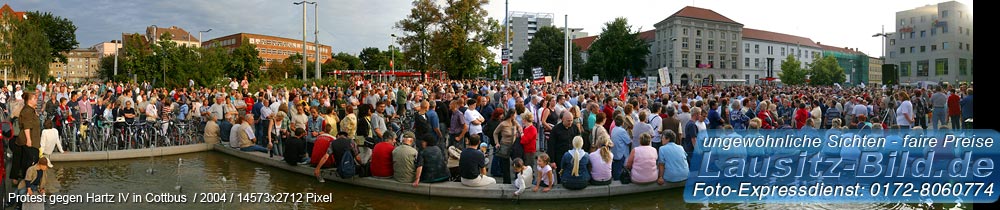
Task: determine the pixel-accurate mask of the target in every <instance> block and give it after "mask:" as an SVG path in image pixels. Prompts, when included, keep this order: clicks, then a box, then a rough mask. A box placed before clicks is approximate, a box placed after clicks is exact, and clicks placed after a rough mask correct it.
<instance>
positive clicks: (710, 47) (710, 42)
mask: <svg viewBox="0 0 1000 210" xmlns="http://www.w3.org/2000/svg"><path fill="white" fill-rule="evenodd" d="M708 50H709V51H712V50H715V40H708Z"/></svg>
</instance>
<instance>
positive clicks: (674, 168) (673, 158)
mask: <svg viewBox="0 0 1000 210" xmlns="http://www.w3.org/2000/svg"><path fill="white" fill-rule="evenodd" d="M660 137H661V138H662V140H663V143H664V145H663V146H660V151H659V153H660V155H659V157H658V158H657V160H656V165H657V168H658V169H659V170H658V171H659V174H660V175H659V176H658V177H659V178H657V180H656V183H657V184H659V185H663V184H665V182H682V181H684V180H687V177H688V171H689V170H688V162H687V153H685V152H684V148H683V147H681V146H680V145H677V144H676V143H674V139H675V138H677V134H675V133H674V131H671V130H663V134H662V135H660Z"/></svg>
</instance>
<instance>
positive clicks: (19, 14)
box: [0, 4, 27, 20]
mask: <svg viewBox="0 0 1000 210" xmlns="http://www.w3.org/2000/svg"><path fill="white" fill-rule="evenodd" d="M6 13H11V15H12V16H13V17H14V18H17V19H18V20H24V17H25V16H24V15H26V14H27V13H25V12H24V11H20V12H18V11H14V8H11V7H10V5H7V4H3V7H0V15H2V14H6Z"/></svg>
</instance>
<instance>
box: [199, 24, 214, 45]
mask: <svg viewBox="0 0 1000 210" xmlns="http://www.w3.org/2000/svg"><path fill="white" fill-rule="evenodd" d="M208 32H212V29H211V28H210V29H208V30H204V31H198V46H201V42H204V41H205V40H203V39H201V33H208Z"/></svg>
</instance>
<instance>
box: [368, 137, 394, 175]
mask: <svg viewBox="0 0 1000 210" xmlns="http://www.w3.org/2000/svg"><path fill="white" fill-rule="evenodd" d="M393 149H395V147H394V146H393V145H392V143H389V142H382V143H378V144H376V145H375V149H374V150H372V166H371V167H372V168H371V170H372V176H376V177H391V176H392V150H393Z"/></svg>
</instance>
